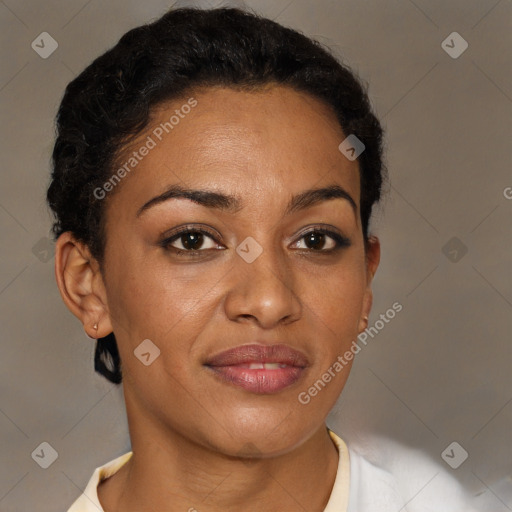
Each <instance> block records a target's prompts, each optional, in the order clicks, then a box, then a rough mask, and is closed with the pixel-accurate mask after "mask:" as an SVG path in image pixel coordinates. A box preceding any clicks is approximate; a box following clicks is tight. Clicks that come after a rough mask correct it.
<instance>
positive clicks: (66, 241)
mask: <svg viewBox="0 0 512 512" xmlns="http://www.w3.org/2000/svg"><path fill="white" fill-rule="evenodd" d="M55 278H56V280H57V285H58V287H59V291H60V294H61V297H62V300H63V301H64V303H65V304H66V306H67V307H68V309H69V310H70V311H71V312H72V313H73V314H74V315H75V316H76V317H77V318H78V319H79V320H80V321H81V322H82V324H83V326H84V330H85V332H86V334H87V335H88V336H90V337H92V338H103V337H104V336H107V334H109V333H111V332H112V325H111V322H110V316H109V313H108V306H107V294H106V290H105V285H104V282H103V277H102V275H101V272H100V267H99V264H98V262H97V261H96V260H95V259H94V258H93V257H92V256H91V253H90V251H89V248H88V247H87V245H85V244H83V243H81V242H79V241H77V240H76V239H75V238H74V236H73V234H72V233H71V232H70V231H67V232H65V233H62V234H61V235H60V236H59V238H58V239H57V242H56V246H55ZM95 324H97V325H98V328H97V329H94V327H93V326H94V325H95Z"/></svg>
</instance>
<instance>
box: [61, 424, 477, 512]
mask: <svg viewBox="0 0 512 512" xmlns="http://www.w3.org/2000/svg"><path fill="white" fill-rule="evenodd" d="M329 434H330V436H331V439H332V440H333V442H334V444H335V445H336V448H337V449H338V454H339V459H338V469H337V473H336V479H335V481H334V486H333V488H332V491H331V495H330V497H329V502H328V503H327V506H326V507H325V509H324V511H323V512H399V511H400V512H476V510H475V509H473V508H471V507H470V506H469V504H468V503H467V502H466V501H465V500H464V498H463V496H462V492H461V490H460V488H459V486H458V485H457V483H456V480H455V479H453V478H452V477H451V476H449V475H448V474H447V473H446V472H445V471H444V470H443V469H442V468H440V467H438V466H436V465H434V464H433V463H432V462H430V461H429V460H428V459H427V458H426V457H424V456H422V455H421V453H420V452H417V451H415V450H406V451H404V449H403V448H401V447H400V445H398V444H397V445H396V447H398V448H397V449H396V450H395V453H396V454H397V455H396V456H394V457H392V459H391V460H388V462H387V464H386V466H387V467H379V466H377V465H374V464H372V463H370V462H369V461H368V460H366V459H365V458H364V457H363V456H362V455H361V454H360V453H358V452H357V451H356V450H352V449H350V450H349V449H348V447H347V445H346V444H345V442H344V441H343V440H342V439H341V438H340V437H339V436H337V435H336V434H335V433H334V432H333V431H332V430H330V429H329ZM400 448H401V449H400ZM131 456H132V452H128V453H125V454H124V455H121V456H120V457H118V458H116V459H114V460H112V461H110V462H108V463H107V464H105V465H103V466H100V467H98V468H96V469H95V471H94V473H93V475H92V477H91V479H90V480H89V483H88V484H87V487H86V488H85V490H84V492H83V493H82V495H81V496H80V497H79V498H78V499H77V500H76V501H75V502H74V503H73V505H72V506H71V508H69V509H68V511H67V512H104V510H103V508H102V506H101V504H100V502H99V499H98V492H97V488H98V484H99V483H100V482H101V481H102V480H105V479H106V478H108V477H110V476H112V475H113V474H114V473H116V472H117V471H118V470H119V469H120V468H121V467H122V466H123V465H124V464H125V463H126V462H127V461H128V460H129V459H130V457H131Z"/></svg>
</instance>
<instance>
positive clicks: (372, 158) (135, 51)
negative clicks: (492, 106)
mask: <svg viewBox="0 0 512 512" xmlns="http://www.w3.org/2000/svg"><path fill="white" fill-rule="evenodd" d="M268 84H280V85H285V86H288V87H290V88H293V89H295V90H297V91H301V92H306V93H309V94H310V95H312V96H314V97H315V98H317V99H320V100H321V101H323V102H324V103H325V104H326V105H327V106H329V107H331V109H332V110H333V111H334V113H335V114H336V116H337V118H338V121H339V123H340V125H341V128H342V129H343V132H344V133H345V134H347V135H349V134H354V135H355V136H356V137H357V138H359V139H360V140H361V141H362V142H363V144H364V145H365V150H364V151H363V153H362V154H360V155H359V157H358V162H359V170H360V182H361V198H360V204H361V222H362V229H363V235H364V238H365V240H366V241H367V240H368V224H369V221H370V217H371V213H372V207H373V205H374V204H375V203H376V202H377V201H378V200H379V199H380V196H381V189H382V183H383V179H384V176H385V166H384V164H383V161H382V152H383V141H382V139H383V130H382V128H381V125H380V123H379V121H378V119H377V118H376V116H375V115H374V113H373V112H372V108H371V106H370V101H369V98H368V95H367V93H366V89H365V87H363V85H362V84H361V81H360V80H359V79H358V78H357V76H356V75H355V74H354V72H353V71H351V70H350V68H348V67H347V66H345V65H343V64H341V63H340V62H339V61H338V60H337V59H336V58H334V56H332V55H331V53H330V52H329V51H328V50H327V49H325V48H324V47H323V46H322V45H321V44H320V43H318V42H317V41H314V40H312V39H309V38H308V37H306V36H304V35H303V34H301V33H299V32H297V31H295V30H291V29H289V28H285V27H283V26H281V25H279V24H278V23H275V22H274V21H271V20H269V19H266V18H262V17H260V16H258V15H255V14H252V13H249V12H246V11H242V10H240V9H235V8H220V9H210V10H200V9H192V8H183V9H175V10H171V11H169V12H167V13H166V14H165V15H164V16H162V17H161V18H159V19H158V20H156V21H154V22H152V23H150V24H147V25H143V26H140V27H137V28H135V29H133V30H130V31H129V32H127V33H126V34H124V35H123V37H122V38H121V39H120V40H119V42H118V43H117V44H116V45H115V46H114V47H113V48H112V49H110V50H108V51H107V52H106V53H104V54H103V55H101V56H100V57H98V58H97V59H95V60H94V61H93V62H92V63H91V64H90V65H89V66H88V67H87V68H86V69H85V70H84V71H83V72H82V73H81V74H80V75H79V76H78V77H77V78H75V79H74V80H73V81H72V82H70V83H69V84H68V86H67V88H66V91H65V94H64V97H63V99H62V102H61V104H60V107H59V110H58V114H57V138H56V141H55V146H54V149H53V155H52V159H53V171H52V176H51V182H50V184H49V187H48V191H47V202H48V205H49V206H50V208H51V209H52V211H53V215H54V218H55V221H54V223H53V226H52V233H53V236H54V240H56V239H57V238H58V237H59V236H60V235H61V234H62V233H64V232H65V231H70V232H72V233H73V235H74V236H75V238H76V239H77V240H79V241H80V242H82V243H84V244H86V245H87V246H88V247H89V250H90V251H91V254H92V255H93V257H94V258H95V259H96V260H97V261H98V263H99V265H100V268H101V270H102V271H104V266H103V259H104V249H105V241H106V234H105V215H104V211H105V202H106V200H99V199H98V198H97V197H96V195H95V194H94V190H95V189H96V190H97V189H98V187H101V186H102V185H103V184H104V183H105V182H106V181H107V180H108V179H109V178H110V177H111V176H112V171H113V168H114V166H115V162H116V158H118V156H119V154H120V153H121V151H122V150H123V148H125V147H126V145H127V143H128V142H129V141H130V140H131V139H132V138H134V137H136V136H137V135H138V134H140V132H141V130H143V129H144V128H145V127H146V126H147V125H148V123H149V121H150V115H151V113H152V109H154V107H155V106H156V105H158V104H160V103H162V102H164V101H169V100H172V99H176V98H178V97H183V96H184V95H185V94H186V93H187V92H188V91H190V90H191V89H192V88H196V87H212V86H225V87H230V88H235V89H241V90H252V89H257V88H259V87H263V86H265V85H268ZM107 200H108V198H107ZM120 363H121V361H120V358H119V353H118V350H117V344H116V340H115V337H114V334H113V333H111V334H109V335H108V336H107V337H105V338H100V339H99V340H98V343H97V347H96V354H95V369H96V371H98V372H99V373H101V374H102V375H104V376H105V377H106V378H107V379H109V380H111V381H112V382H116V383H119V382H121V368H120Z"/></svg>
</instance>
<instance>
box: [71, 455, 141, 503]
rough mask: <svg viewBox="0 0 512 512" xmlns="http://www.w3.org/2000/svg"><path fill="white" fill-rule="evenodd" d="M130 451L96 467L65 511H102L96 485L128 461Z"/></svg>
mask: <svg viewBox="0 0 512 512" xmlns="http://www.w3.org/2000/svg"><path fill="white" fill-rule="evenodd" d="M131 456H132V452H127V453H125V454H123V455H121V456H120V457H117V458H115V459H113V460H111V461H110V462H107V463H106V464H104V465H103V466H100V467H97V468H96V469H95V470H94V473H93V474H92V477H91V478H90V480H89V482H88V483H87V486H86V488H85V489H84V492H83V493H82V494H81V495H80V496H79V497H78V498H77V500H76V501H75V502H74V503H73V504H72V505H71V507H70V508H69V509H68V510H67V512H103V507H102V506H101V504H100V501H99V498H98V485H99V484H100V482H101V481H103V480H105V479H107V478H109V477H110V476H112V475H114V474H115V473H117V472H118V471H119V470H120V469H121V468H122V467H123V466H124V465H125V464H126V462H128V460H129V459H130V457H131Z"/></svg>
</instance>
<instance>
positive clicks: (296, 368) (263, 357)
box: [204, 344, 309, 394]
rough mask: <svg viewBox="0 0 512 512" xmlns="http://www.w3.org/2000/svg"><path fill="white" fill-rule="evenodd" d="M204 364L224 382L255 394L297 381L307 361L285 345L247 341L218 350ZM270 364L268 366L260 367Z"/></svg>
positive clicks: (272, 390) (280, 387)
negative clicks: (244, 343) (246, 342)
mask: <svg viewBox="0 0 512 512" xmlns="http://www.w3.org/2000/svg"><path fill="white" fill-rule="evenodd" d="M204 364H205V366H207V367H208V368H209V369H211V370H212V371H213V372H214V373H215V375H216V376H217V377H219V378H220V379H221V380H222V381H223V382H225V383H228V384H233V385H235V386H239V387H241V388H243V389H245V390H246V391H249V392H252V393H256V394H272V393H277V392H279V391H281V390H283V389H285V388H287V387H288V386H291V385H292V384H294V383H295V382H297V381H298V380H299V379H300V378H301V377H302V376H303V374H304V373H305V370H306V368H307V367H308V366H309V361H308V359H307V357H306V356H305V355H304V354H303V353H302V352H300V351H298V350H296V349H293V348H291V347H289V346H288V345H283V344H280V345H260V344H250V345H241V346H238V347H235V348H232V349H228V350H225V351H223V352H220V353H218V354H216V355H214V356H213V357H211V358H209V359H208V360H207V361H206V362H205V363H204ZM269 364H270V365H272V366H271V367H270V368H261V366H262V365H269ZM251 365H253V366H258V367H256V368H254V367H253V368H251Z"/></svg>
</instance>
